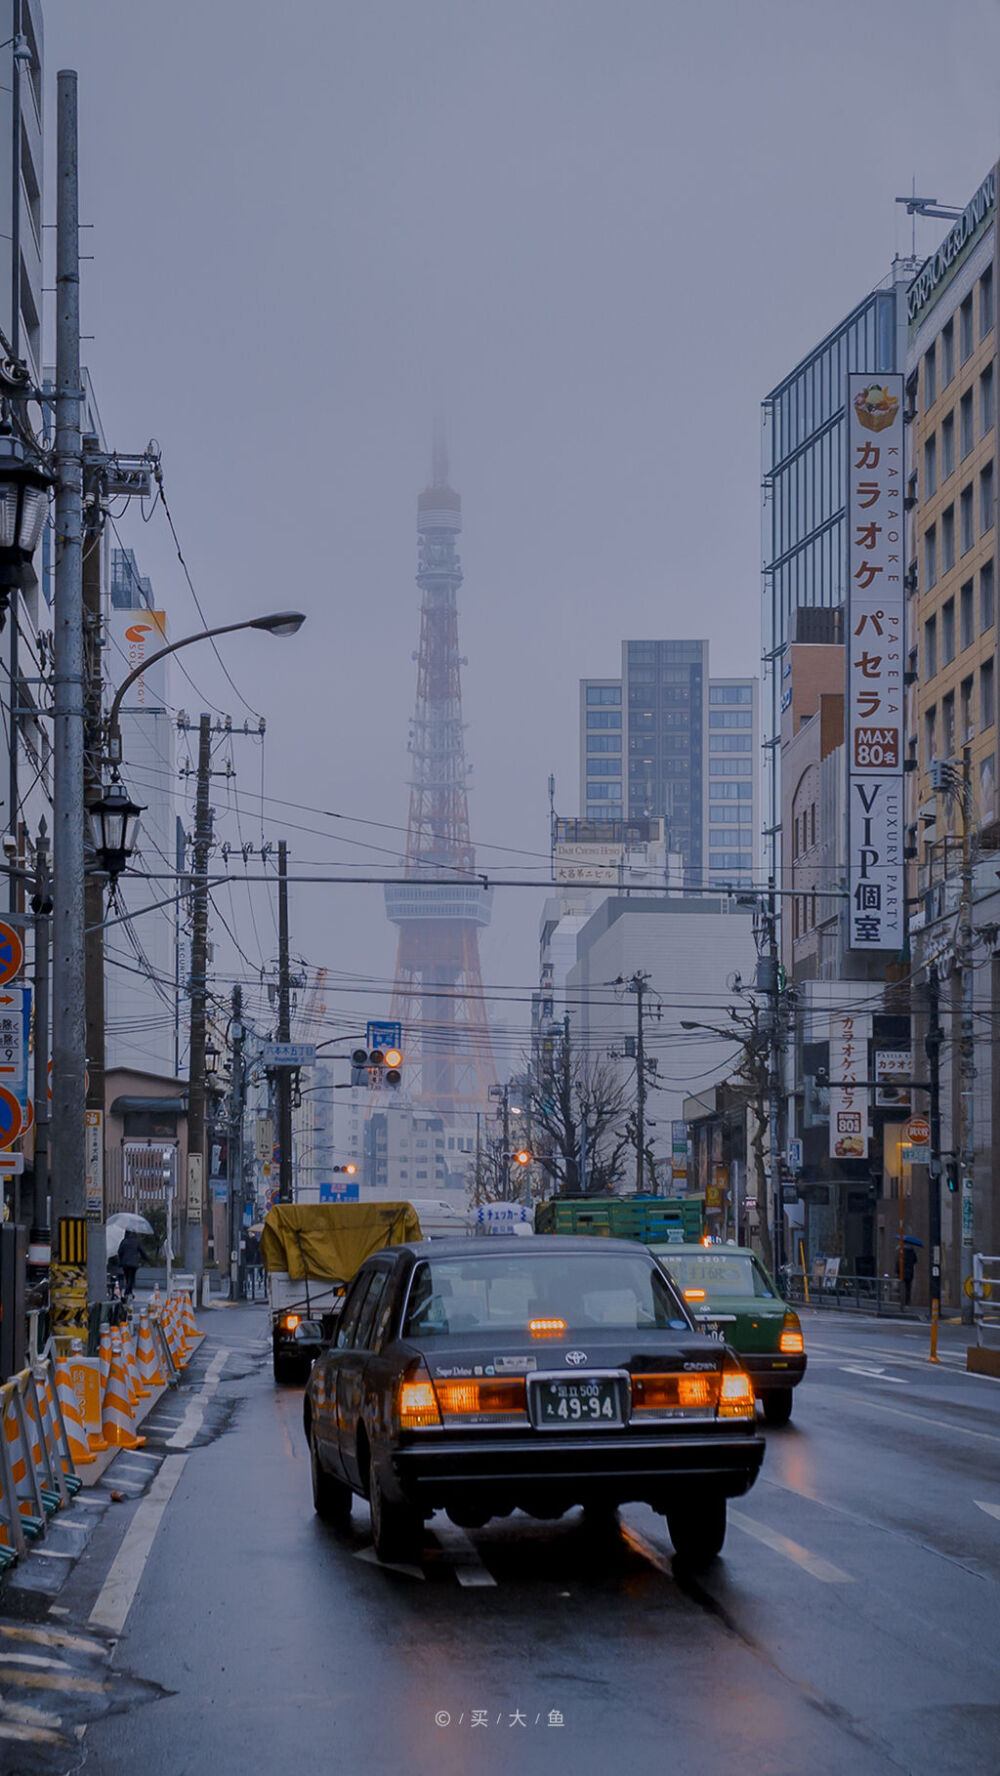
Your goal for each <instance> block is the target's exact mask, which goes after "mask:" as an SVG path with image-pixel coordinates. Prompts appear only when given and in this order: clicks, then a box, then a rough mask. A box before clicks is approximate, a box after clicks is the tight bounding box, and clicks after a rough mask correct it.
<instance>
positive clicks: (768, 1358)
mask: <svg viewBox="0 0 1000 1776" xmlns="http://www.w3.org/2000/svg"><path fill="white" fill-rule="evenodd" d="M737 1354H738V1356H739V1359H740V1363H741V1364H742V1366H743V1368H744V1369H745V1370H746V1372H747V1374H748V1375H749V1377H750V1379H751V1381H752V1382H753V1391H754V1393H755V1394H758V1395H759V1394H766V1393H768V1392H769V1391H770V1390H771V1389H773V1388H793V1387H798V1384H799V1382H800V1381H801V1380H802V1377H803V1375H804V1374H805V1372H806V1356H805V1352H804V1351H798V1352H786V1353H782V1352H779V1351H739V1352H738V1353H737Z"/></svg>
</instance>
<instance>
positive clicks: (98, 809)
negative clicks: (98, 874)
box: [87, 779, 146, 888]
mask: <svg viewBox="0 0 1000 1776" xmlns="http://www.w3.org/2000/svg"><path fill="white" fill-rule="evenodd" d="M145 811H146V810H145V808H141V807H140V806H139V804H138V802H133V800H132V798H131V796H130V795H129V793H128V790H127V789H126V788H125V785H124V783H120V782H119V781H118V780H117V779H116V780H115V781H114V782H113V783H111V784H110V785H109V786H108V788H107V789H106V790H104V792H103V793H102V795H101V796H100V798H99V800H98V801H96V802H91V804H90V806H89V808H88V809H87V818H88V820H89V821H90V833H91V839H92V842H93V846H94V855H95V857H96V858H97V862H98V865H99V867H100V869H101V870H102V871H103V872H104V874H105V875H107V876H108V877H109V879H110V882H111V886H112V888H114V886H115V883H116V882H117V880H118V877H119V876H120V875H121V873H122V870H123V869H124V868H125V864H126V861H127V859H128V858H129V857H131V855H132V852H133V851H134V850H135V842H136V838H137V837H138V821H139V815H140V814H144V813H145Z"/></svg>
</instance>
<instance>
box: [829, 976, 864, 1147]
mask: <svg viewBox="0 0 1000 1776" xmlns="http://www.w3.org/2000/svg"><path fill="white" fill-rule="evenodd" d="M871 1033H872V1019H871V1012H867V1011H834V1012H831V1013H830V1158H831V1159H867V1157H868V1044H869V1042H870V1040H871ZM855 1081H857V1083H856V1084H855Z"/></svg>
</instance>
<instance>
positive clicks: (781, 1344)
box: [778, 1314, 806, 1357]
mask: <svg viewBox="0 0 1000 1776" xmlns="http://www.w3.org/2000/svg"><path fill="white" fill-rule="evenodd" d="M805 1348H806V1345H805V1339H804V1338H803V1336H802V1327H801V1325H800V1324H799V1319H798V1315H797V1314H786V1315H785V1323H784V1325H783V1326H782V1328H781V1337H780V1338H779V1339H778V1349H779V1351H780V1352H781V1354H782V1356H786V1357H800V1356H801V1355H802V1353H803V1351H804V1350H805Z"/></svg>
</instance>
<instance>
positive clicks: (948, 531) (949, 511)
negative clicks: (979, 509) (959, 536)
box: [941, 506, 955, 574]
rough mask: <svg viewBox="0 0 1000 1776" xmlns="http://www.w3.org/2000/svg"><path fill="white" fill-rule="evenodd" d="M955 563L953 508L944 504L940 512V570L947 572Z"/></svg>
mask: <svg viewBox="0 0 1000 1776" xmlns="http://www.w3.org/2000/svg"><path fill="white" fill-rule="evenodd" d="M954 565H955V508H954V506H946V507H945V510H944V511H943V512H942V514H941V572H942V573H943V574H946V573H949V572H950V570H951V569H952V568H953V567H954Z"/></svg>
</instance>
